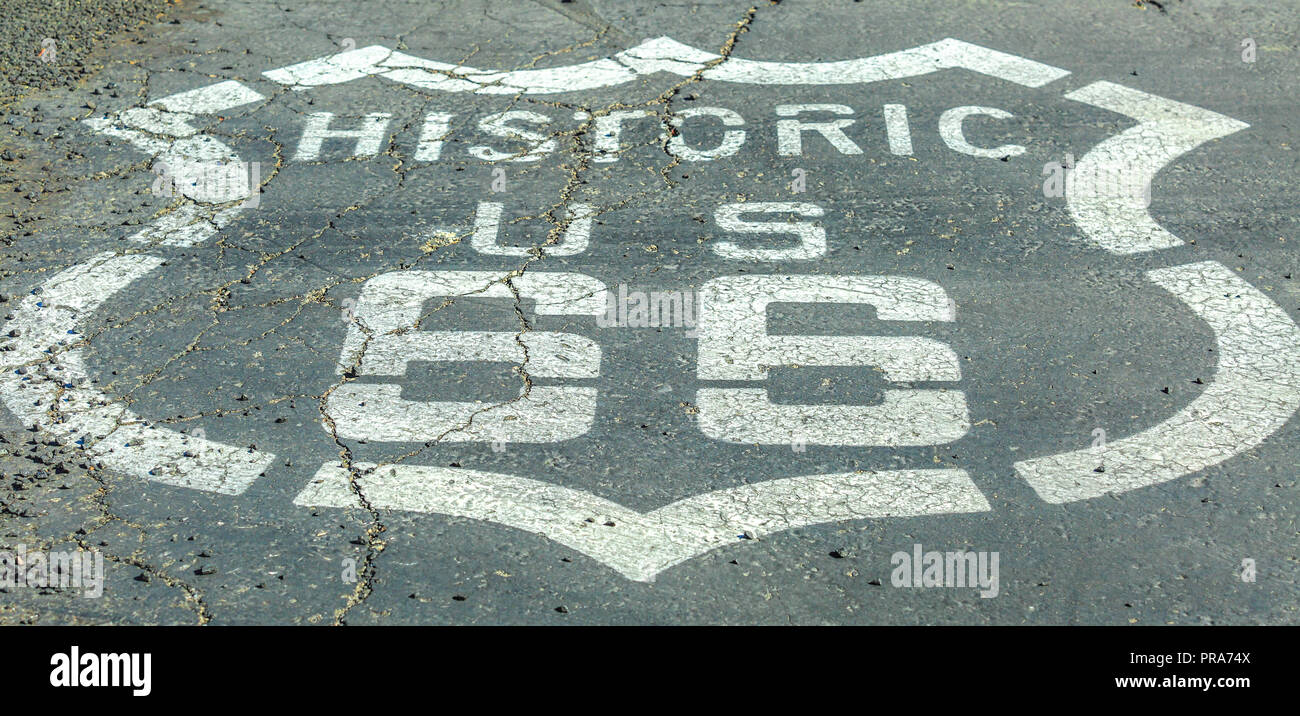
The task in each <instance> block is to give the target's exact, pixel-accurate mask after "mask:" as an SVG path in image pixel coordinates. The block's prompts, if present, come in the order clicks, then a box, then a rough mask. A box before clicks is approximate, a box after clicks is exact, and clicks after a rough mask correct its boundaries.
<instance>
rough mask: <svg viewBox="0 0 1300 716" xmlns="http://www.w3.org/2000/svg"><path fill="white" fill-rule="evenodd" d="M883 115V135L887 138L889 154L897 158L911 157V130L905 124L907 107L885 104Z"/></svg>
mask: <svg viewBox="0 0 1300 716" xmlns="http://www.w3.org/2000/svg"><path fill="white" fill-rule="evenodd" d="M884 113H885V134H886V136H887V137H888V138H889V152H890V154H895V155H899V156H911V155H912V129H911V127H910V126H909V125H908V123H907V107H906V106H904V105H901V104H887V105H885V109H884Z"/></svg>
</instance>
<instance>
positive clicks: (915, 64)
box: [262, 37, 1069, 95]
mask: <svg viewBox="0 0 1300 716" xmlns="http://www.w3.org/2000/svg"><path fill="white" fill-rule="evenodd" d="M952 68H963V69H967V70H970V71H972V72H979V73H981V74H985V75H989V76H990V77H997V78H999V79H1004V80H1007V81H1008V82H1015V83H1016V84H1021V85H1024V86H1026V87H1041V86H1043V85H1045V84H1047V83H1049V82H1053V81H1055V80H1058V79H1060V78H1062V77H1064V76H1066V75H1068V74H1069V72H1068V71H1066V70H1062V69H1059V68H1056V67H1052V66H1050V65H1045V64H1042V63H1041V62H1034V61H1033V60H1027V59H1024V58H1022V57H1016V56H1015V55H1009V54H1007V53H1004V52H998V51H996V50H990V49H988V48H985V47H980V46H979V45H972V44H970V43H968V42H962V41H961V40H954V39H952V38H947V39H943V40H939V41H938V42H932V43H930V44H928V45H922V46H920V47H915V48H912V49H909V50H902V51H899V52H891V53H888V54H884V55H876V56H874V57H864V58H860V59H857V60H843V61H839V62H762V61H757V60H744V59H740V58H737V57H727V58H724V57H722V56H721V55H715V54H713V53H710V52H704V51H703V50H697V49H695V48H693V47H690V46H688V45H683V44H682V43H680V42H677V41H676V40H674V39H672V38H670V37H659V38H655V39H652V40H646V41H645V42H643V43H641V44H640V45H637V46H636V47H633V48H630V49H628V50H624V51H623V52H620V53H618V54H617V55H615V56H614V57H613V58H606V59H602V60H596V61H593V62H586V63H582V64H578V65H569V66H567V67H552V68H548V69H541V70H515V71H512V72H490V71H485V70H480V69H475V68H473V67H466V66H464V65H453V64H448V63H445V62H435V61H433V60H425V59H421V58H419V57H414V56H412V55H408V54H406V53H404V52H398V51H396V50H390V49H388V48H386V47H382V46H379V45H372V46H370V47H363V48H361V49H358V50H351V51H348V52H340V53H337V54H334V55H328V56H326V57H321V58H318V59H315V60H310V61H307V62H301V63H298V64H295V65H289V66H288V67H281V68H279V69H275V70H268V71H266V72H263V73H262V74H263V75H264V76H265V77H267V78H268V79H270V80H273V81H275V82H278V83H280V84H283V85H288V86H289V87H292V88H293V89H295V90H306V89H309V88H311V87H319V86H321V85H332V84H339V83H342V82H351V81H352V80H356V79H361V78H362V77H367V76H370V75H378V76H380V77H384V78H386V79H389V80H392V81H394V82H401V83H404V84H409V85H413V86H415V87H419V88H420V89H425V90H435V91H439V92H475V93H479V94H503V95H514V94H521V93H522V94H554V93H559V92H575V91H580V90H589V89H598V88H602V87H612V86H615V85H620V84H624V83H627V82H631V81H632V80H634V79H636V78H637V76H638V75H648V74H654V73H656V72H668V73H671V74H675V75H681V76H685V77H690V76H692V75H694V74H695V73H697V72H699V73H701V77H702V78H703V79H706V80H720V81H723V82H742V83H746V84H764V85H773V84H775V85H843V84H866V83H870V82H882V81H885V80H896V79H903V78H907V77H919V76H921V75H927V74H930V73H931V72H938V71H940V70H945V69H952Z"/></svg>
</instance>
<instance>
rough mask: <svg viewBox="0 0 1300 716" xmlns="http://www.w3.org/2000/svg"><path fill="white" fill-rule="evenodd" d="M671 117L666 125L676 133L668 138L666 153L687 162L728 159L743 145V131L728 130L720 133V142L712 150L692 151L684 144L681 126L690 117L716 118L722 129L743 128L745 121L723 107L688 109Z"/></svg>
mask: <svg viewBox="0 0 1300 716" xmlns="http://www.w3.org/2000/svg"><path fill="white" fill-rule="evenodd" d="M673 115H674V116H673V117H672V118H671V119H669V120H668V125H669V126H670V127H672V128H674V129H676V130H678V132H677V134H675V135H673V136H670V137H669V138H668V151H669V152H671V153H672V154H673V156H677V157H681V158H682V159H684V160H686V161H688V162H708V161H712V160H714V159H722V158H723V157H730V156H733V155H734V154H735V153H736V152H738V151H740V147H741V145H743V144H744V143H745V130H743V129H728V130H727V131H725V132H723V133H722V141H721V142H719V143H718V146H716V147H714V148H713V149H693V148H691V147H690V146H688V145H687V144H686V140H685V139H684V138H683V136H682V126H683V125H684V124H685V123H686V120H688V119H690V118H691V117H716V118H717V119H718V120H720V121H721V122H722V125H723V126H724V127H741V126H744V124H745V119H744V118H743V117H741V116H740V115H739V114H737V113H736V112H734V111H732V110H730V109H727V108H725V107H688V108H686V109H680V110H677V111H676V112H674V113H673Z"/></svg>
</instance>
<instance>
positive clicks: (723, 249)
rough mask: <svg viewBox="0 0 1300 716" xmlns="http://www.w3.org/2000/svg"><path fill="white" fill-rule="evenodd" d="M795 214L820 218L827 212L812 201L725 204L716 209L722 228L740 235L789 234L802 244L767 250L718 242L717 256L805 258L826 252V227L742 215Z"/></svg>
mask: <svg viewBox="0 0 1300 716" xmlns="http://www.w3.org/2000/svg"><path fill="white" fill-rule="evenodd" d="M775 213H791V214H798V215H800V216H811V217H819V216H822V214H823V213H824V212H823V211H822V208H821V207H820V206H817V205H816V204H811V203H808V202H790V201H751V202H744V203H740V204H722V205H721V206H719V207H718V208H717V209H716V210H715V211H714V214H713V216H714V219H716V220H717V222H718V228H720V229H722V230H723V231H728V232H731V233H736V234H789V235H790V236H793V237H794V238H796V239H798V241H799V245H798V246H792V247H789V248H783V249H763V248H754V247H749V246H741V245H739V244H737V243H736V242H734V241H715V242H713V244H712V247H713V251H714V253H716V254H717V255H719V256H721V257H723V258H728V259H737V260H742V261H805V260H808V259H815V258H818V257H821V256H825V255H826V229H824V228H822V227H820V226H817V225H816V224H813V223H811V222H805V221H745V220H743V219H741V218H740V217H741V215H742V214H775Z"/></svg>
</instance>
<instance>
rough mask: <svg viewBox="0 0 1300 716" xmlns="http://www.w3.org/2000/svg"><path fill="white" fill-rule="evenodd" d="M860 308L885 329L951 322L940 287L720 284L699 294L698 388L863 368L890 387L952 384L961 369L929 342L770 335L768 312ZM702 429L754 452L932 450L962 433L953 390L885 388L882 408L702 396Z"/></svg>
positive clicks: (882, 280) (741, 279)
mask: <svg viewBox="0 0 1300 716" xmlns="http://www.w3.org/2000/svg"><path fill="white" fill-rule="evenodd" d="M774 302H782V303H814V302H828V303H865V304H870V305H872V306H874V307H875V308H876V312H877V316H878V317H879V318H880V320H884V321H951V320H953V318H954V307H953V303H952V301H951V300H949V298H948V296H947V294H946V293H944V291H943V289H942V288H940V287H939V286H938V285H937V284H934V283H931V282H929V281H925V280H922V279H914V278H904V277H899V276H786V275H771V276H726V277H721V278H716V279H713V280H712V281H709V282H708V283H705V284H704V286H703V287H702V288H701V289H700V298H699V328H698V334H699V355H698V358H697V368H696V372H697V375H698V377H699V378H700V380H702V381H713V380H754V381H759V380H765V379H766V378H767V377H768V373H769V369H770V368H771V367H772V366H786V365H817V366H825V365H865V366H872V367H875V368H877V369H879V370H880V371H881V372H882V373H883V375H884V378H885V379H886V380H889V381H891V382H914V381H956V380H960V379H961V365H960V363H959V362H958V359H957V355H956V354H955V353H954V352H953V351H952V349H951V348H949V347H948V346H946V345H944V344H942V343H940V342H938V341H935V340H932V339H928V338H915V337H884V336H806V335H772V334H769V333H768V332H767V307H768V304H770V303H774ZM696 404H697V406H698V407H699V411H700V412H699V425H700V430H701V431H702V432H703V433H704V434H705V435H707V436H708V437H710V438H713V439H715V440H725V441H729V442H741V443H758V444H767V445H771V444H791V443H794V442H802V443H806V444H810V445H859V446H866V445H933V444H941V443H948V442H952V441H954V440H957V439H960V438H961V437H962V436H963V435H965V434H966V431H967V430H969V429H970V418H969V416H968V414H967V409H966V397H965V394H964V393H962V392H961V391H956V390H951V391H949V390H893V389H891V390H887V391H885V396H884V402H883V403H882V404H880V405H867V406H861V405H777V404H774V403H772V402H770V401H769V399H768V396H767V391H766V389H764V388H707V387H706V388H701V389H700V390H699V391H698V393H697V395H696Z"/></svg>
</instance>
